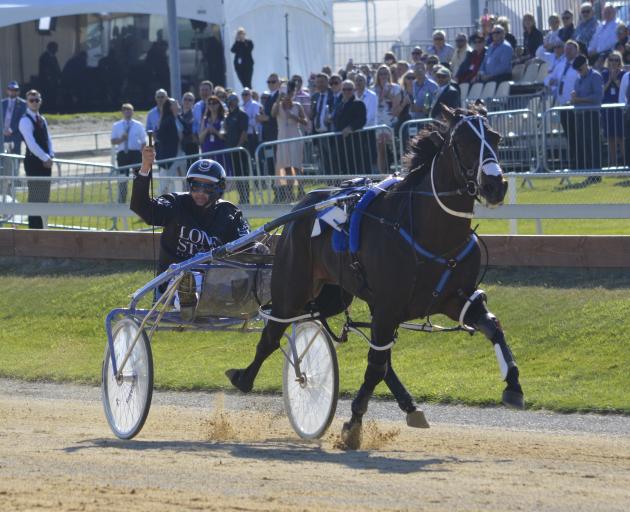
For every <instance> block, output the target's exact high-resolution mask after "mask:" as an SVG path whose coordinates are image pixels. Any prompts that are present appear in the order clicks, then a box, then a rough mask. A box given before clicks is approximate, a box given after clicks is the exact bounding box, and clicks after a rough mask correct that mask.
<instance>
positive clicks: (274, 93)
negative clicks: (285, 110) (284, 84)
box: [258, 73, 280, 174]
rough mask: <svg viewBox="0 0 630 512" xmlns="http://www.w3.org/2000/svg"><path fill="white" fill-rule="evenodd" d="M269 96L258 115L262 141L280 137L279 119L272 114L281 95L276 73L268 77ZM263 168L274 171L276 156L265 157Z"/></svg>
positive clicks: (264, 170) (261, 170)
mask: <svg viewBox="0 0 630 512" xmlns="http://www.w3.org/2000/svg"><path fill="white" fill-rule="evenodd" d="M267 87H269V96H267V98H265V99H264V101H263V102H262V107H263V108H262V112H261V113H260V114H259V115H258V122H259V123H261V125H262V142H271V141H274V140H277V139H278V121H277V120H276V118H275V117H273V116H272V115H271V109H272V108H273V106H274V104H275V103H276V101H277V100H278V96H279V95H280V79H279V78H278V75H277V74H276V73H271V74H270V75H269V77H268V78H267ZM262 164H263V168H262V169H259V171H260V172H261V173H263V174H271V173H272V172H274V158H273V157H271V156H270V157H269V158H265V159H264V160H263V162H262Z"/></svg>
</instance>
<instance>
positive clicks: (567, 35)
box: [558, 9, 575, 43]
mask: <svg viewBox="0 0 630 512" xmlns="http://www.w3.org/2000/svg"><path fill="white" fill-rule="evenodd" d="M574 34H575V27H574V26H573V11H572V10H571V9H567V10H566V11H564V12H563V13H562V28H561V29H560V30H558V36H559V37H560V39H562V41H563V42H565V43H566V42H567V41H568V40H569V39H573V35H574Z"/></svg>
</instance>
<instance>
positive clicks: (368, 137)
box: [354, 71, 410, 171]
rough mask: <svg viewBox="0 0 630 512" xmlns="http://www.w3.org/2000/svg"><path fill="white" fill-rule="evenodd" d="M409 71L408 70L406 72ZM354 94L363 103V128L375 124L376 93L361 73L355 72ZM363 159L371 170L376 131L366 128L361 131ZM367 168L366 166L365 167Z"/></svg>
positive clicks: (373, 161) (373, 160) (374, 158)
mask: <svg viewBox="0 0 630 512" xmlns="http://www.w3.org/2000/svg"><path fill="white" fill-rule="evenodd" d="M409 73H410V72H409V71H408V72H407V74H409ZM354 86H355V90H354V96H355V98H356V99H357V100H358V101H361V102H362V103H363V104H364V105H365V128H369V127H370V126H375V125H376V109H377V105H378V98H377V97H376V93H375V92H374V91H371V90H370V89H368V86H367V79H366V78H365V75H364V74H363V73H357V74H356V75H355V77H354ZM361 140H362V142H361V143H362V144H363V154H364V156H363V160H364V162H365V163H369V170H372V168H373V164H374V163H375V162H376V132H375V131H374V130H367V131H364V132H362V139H361ZM365 170H366V171H367V170H368V169H367V168H366V169H365Z"/></svg>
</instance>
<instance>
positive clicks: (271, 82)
mask: <svg viewBox="0 0 630 512" xmlns="http://www.w3.org/2000/svg"><path fill="white" fill-rule="evenodd" d="M277 82H278V80H267V83H268V84H275V83H277Z"/></svg>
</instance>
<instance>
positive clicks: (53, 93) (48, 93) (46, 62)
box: [38, 41, 61, 111]
mask: <svg viewBox="0 0 630 512" xmlns="http://www.w3.org/2000/svg"><path fill="white" fill-rule="evenodd" d="M57 50H59V45H58V44H57V43H56V42H55V41H50V42H49V43H48V44H47V45H46V51H45V52H44V53H42V54H41V56H40V57H39V76H38V81H39V87H40V89H41V91H42V94H43V95H44V97H45V98H46V103H48V105H49V107H48V108H49V109H50V110H53V111H55V110H57V109H58V107H59V106H58V105H57V100H58V98H57V93H58V92H59V81H60V80H61V68H60V67H59V61H58V60H57Z"/></svg>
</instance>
